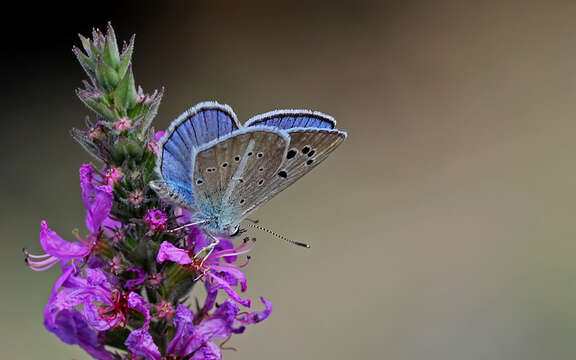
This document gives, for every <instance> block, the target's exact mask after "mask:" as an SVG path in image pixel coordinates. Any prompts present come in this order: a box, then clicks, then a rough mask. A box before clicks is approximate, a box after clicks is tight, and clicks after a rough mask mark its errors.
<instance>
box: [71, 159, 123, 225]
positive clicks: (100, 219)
mask: <svg viewBox="0 0 576 360" xmlns="http://www.w3.org/2000/svg"><path fill="white" fill-rule="evenodd" d="M95 182H96V181H95V179H94V167H93V166H92V165H91V164H84V165H82V166H81V167H80V188H81V189H82V201H83V202H84V206H85V207H86V227H87V228H88V230H90V232H96V231H98V229H99V228H100V226H101V225H104V226H110V227H116V226H117V225H118V223H117V222H115V221H113V220H112V219H110V218H109V215H110V210H111V209H112V203H113V202H114V195H113V191H112V187H111V186H110V185H101V186H97V185H95Z"/></svg>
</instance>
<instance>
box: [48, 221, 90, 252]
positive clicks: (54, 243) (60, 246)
mask: <svg viewBox="0 0 576 360" xmlns="http://www.w3.org/2000/svg"><path fill="white" fill-rule="evenodd" d="M40 226H41V228H42V229H41V231H40V245H42V249H44V251H46V253H48V254H50V255H52V256H55V257H57V258H59V259H61V260H68V259H71V258H81V257H84V256H86V255H88V254H89V253H90V249H89V248H88V246H86V245H84V244H81V243H79V242H69V241H66V240H64V239H62V238H61V237H60V236H59V235H58V234H56V232H54V231H52V230H50V229H49V228H48V225H47V224H46V221H44V220H43V221H42V222H41V223H40Z"/></svg>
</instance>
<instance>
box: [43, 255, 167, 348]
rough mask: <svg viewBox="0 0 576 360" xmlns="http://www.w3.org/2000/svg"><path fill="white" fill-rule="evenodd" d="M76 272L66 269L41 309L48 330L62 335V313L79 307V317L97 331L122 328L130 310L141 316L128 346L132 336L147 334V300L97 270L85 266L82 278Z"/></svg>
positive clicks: (71, 268)
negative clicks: (115, 285)
mask: <svg viewBox="0 0 576 360" xmlns="http://www.w3.org/2000/svg"><path fill="white" fill-rule="evenodd" d="M75 272H76V271H75V270H74V267H72V266H70V267H68V268H65V270H64V272H63V274H62V276H61V277H60V278H59V279H58V281H57V282H56V284H55V286H54V288H53V291H52V295H51V296H50V299H49V300H48V303H47V304H46V307H45V309H44V318H45V320H44V324H45V326H46V328H47V329H48V330H50V331H52V332H53V333H55V334H57V335H58V336H59V337H61V336H63V335H62V334H64V333H65V331H66V328H62V326H61V325H60V324H59V319H60V318H61V316H62V315H61V313H62V312H63V311H70V310H74V309H76V308H77V307H79V306H82V312H81V316H82V320H83V321H84V322H85V323H86V324H87V325H89V326H90V327H91V328H92V329H94V330H97V331H106V330H109V329H111V328H116V327H125V326H126V325H127V323H128V316H129V314H130V313H131V312H134V311H136V312H139V313H141V314H142V315H144V319H145V321H144V323H143V325H142V326H141V327H140V328H139V329H137V330H134V331H132V332H131V333H130V335H129V336H128V338H127V339H126V345H127V346H130V345H129V344H132V342H133V341H134V338H146V337H148V336H150V334H148V329H149V327H150V306H149V304H148V303H147V302H146V300H144V299H143V298H142V297H141V296H140V295H138V294H137V293H135V292H129V293H127V292H124V291H122V290H121V289H118V288H116V287H114V286H113V285H112V284H111V283H110V282H109V281H108V278H107V276H106V275H105V273H104V272H102V270H100V269H90V268H87V269H86V270H85V272H86V276H85V277H82V276H81V275H80V274H75ZM75 316H76V315H75ZM156 351H157V352H158V349H156ZM158 354H159V352H158Z"/></svg>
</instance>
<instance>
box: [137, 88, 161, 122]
mask: <svg viewBox="0 0 576 360" xmlns="http://www.w3.org/2000/svg"><path fill="white" fill-rule="evenodd" d="M163 95H164V88H162V89H160V92H158V93H157V94H155V96H154V97H153V99H152V102H151V103H150V105H148V108H147V109H146V111H145V113H144V117H143V118H142V124H143V125H142V131H143V132H144V131H146V130H148V128H149V127H150V125H151V124H152V120H154V118H155V117H156V114H158V108H159V107H160V101H162V96H163Z"/></svg>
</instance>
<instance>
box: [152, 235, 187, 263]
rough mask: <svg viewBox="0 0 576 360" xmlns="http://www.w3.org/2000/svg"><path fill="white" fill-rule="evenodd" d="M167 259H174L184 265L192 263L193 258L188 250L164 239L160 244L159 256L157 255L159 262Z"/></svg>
mask: <svg viewBox="0 0 576 360" xmlns="http://www.w3.org/2000/svg"><path fill="white" fill-rule="evenodd" d="M166 260H169V261H173V262H175V263H178V264H182V265H185V264H191V263H192V259H190V255H188V252H187V251H186V250H183V249H180V248H177V247H176V246H174V245H172V244H171V243H169V242H168V241H164V242H163V243H162V244H161V245H160V250H159V251H158V256H156V261H158V262H159V263H163V262H164V261H166Z"/></svg>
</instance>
